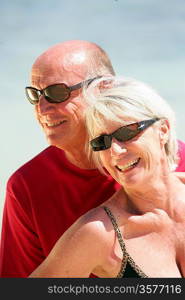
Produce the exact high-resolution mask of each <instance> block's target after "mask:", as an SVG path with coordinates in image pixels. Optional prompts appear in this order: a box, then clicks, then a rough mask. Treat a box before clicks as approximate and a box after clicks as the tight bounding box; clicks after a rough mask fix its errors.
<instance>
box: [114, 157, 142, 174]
mask: <svg viewBox="0 0 185 300" xmlns="http://www.w3.org/2000/svg"><path fill="white" fill-rule="evenodd" d="M139 160H140V158H137V159H135V160H133V161H130V162H129V163H127V164H126V165H124V166H119V165H118V166H117V167H118V169H119V170H120V171H125V170H126V169H128V168H130V167H132V166H133V165H135V164H137V163H138V162H139Z"/></svg>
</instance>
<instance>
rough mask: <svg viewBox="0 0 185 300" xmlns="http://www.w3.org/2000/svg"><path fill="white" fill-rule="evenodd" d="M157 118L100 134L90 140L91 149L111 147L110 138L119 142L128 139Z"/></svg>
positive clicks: (97, 149) (99, 149) (100, 149)
mask: <svg viewBox="0 0 185 300" xmlns="http://www.w3.org/2000/svg"><path fill="white" fill-rule="evenodd" d="M158 120H159V118H154V119H149V120H144V121H141V122H136V123H132V124H129V125H126V126H123V127H120V128H119V129H117V130H116V131H114V132H113V133H111V134H102V135H100V136H98V137H96V138H95V139H93V140H91V141H90V145H91V147H92V150H93V151H102V150H106V149H109V148H110V147H111V143H112V138H115V139H116V140H117V141H119V142H126V141H129V140H131V139H133V138H134V137H136V136H137V135H138V134H139V133H140V132H142V131H143V130H144V129H146V128H148V127H149V126H150V125H152V124H153V123H155V122H156V121H158Z"/></svg>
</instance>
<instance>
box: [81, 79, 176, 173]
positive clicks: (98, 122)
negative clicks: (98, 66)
mask: <svg viewBox="0 0 185 300" xmlns="http://www.w3.org/2000/svg"><path fill="white" fill-rule="evenodd" d="M83 95H84V97H85V99H86V101H87V102H88V108H87V110H86V111H85V120H86V126H87V131H88V135H89V139H88V143H87V145H86V147H87V151H88V155H89V158H91V159H93V161H94V162H95V164H96V166H97V167H98V168H99V169H100V170H101V171H102V172H104V171H103V166H102V163H101V161H100V158H99V153H98V152H93V151H92V150H91V149H90V146H89V141H90V140H91V139H93V138H95V137H96V132H97V129H101V130H102V132H103V129H105V127H106V125H107V124H110V122H117V123H119V124H121V126H124V119H123V117H124V118H125V119H128V118H129V119H133V121H136V122H137V121H142V120H144V119H151V118H163V119H167V120H168V123H169V127H170V130H169V137H168V140H167V142H166V144H165V151H166V155H167V159H168V163H169V167H170V169H171V170H174V169H175V167H176V165H177V161H178V156H177V139H176V133H175V115H174V112H173V110H172V109H171V107H170V106H169V104H168V103H167V102H166V101H165V100H164V99H163V98H162V97H161V96H160V95H159V94H158V93H157V92H156V91H155V90H154V89H153V88H151V87H150V86H149V85H147V84H145V83H143V82H140V81H137V80H135V79H129V78H128V79H125V78H122V77H116V76H115V77H113V76H112V77H101V78H100V79H97V80H95V81H93V82H92V83H91V84H90V86H89V87H84V90H83Z"/></svg>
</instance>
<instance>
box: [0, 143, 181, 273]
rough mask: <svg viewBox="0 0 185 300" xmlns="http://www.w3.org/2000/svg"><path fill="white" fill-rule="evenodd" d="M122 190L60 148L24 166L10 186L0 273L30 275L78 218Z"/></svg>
mask: <svg viewBox="0 0 185 300" xmlns="http://www.w3.org/2000/svg"><path fill="white" fill-rule="evenodd" d="M179 149H180V157H181V159H180V163H179V167H178V171H185V144H184V143H182V142H179ZM118 188H119V185H118V184H117V183H116V182H115V181H114V180H113V179H112V178H111V177H106V176H104V175H102V174H100V172H99V171H98V170H83V169H79V168H77V167H75V166H74V165H72V164H71V163H70V162H69V161H68V160H67V159H66V158H65V154H64V152H63V151H62V150H60V149H58V148H56V147H48V148H47V149H45V150H44V151H43V152H41V153H40V154H39V155H37V156H36V157H35V158H33V159H32V160H31V161H29V162H27V163H26V164H25V165H23V166H22V167H21V168H20V169H18V170H17V171H16V172H15V173H14V174H13V175H12V176H11V177H10V179H9V181H8V184H7V192H6V200H5V206H4V214H3V224H2V238H1V252H0V277H27V276H28V275H29V274H30V273H31V272H32V271H33V270H34V269H35V268H36V267H37V266H38V265H39V264H40V263H41V262H42V261H43V260H44V259H45V257H46V256H47V255H48V254H49V252H50V250H51V249H52V247H53V245H54V244H55V242H56V241H57V240H58V238H59V237H60V236H61V235H62V234H63V232H64V231H66V229H67V228H68V227H69V226H70V225H71V224H72V223H74V221H75V220H76V219H77V218H78V217H79V216H81V215H82V214H84V213H85V212H87V211H88V210H90V209H91V208H93V207H95V206H98V205H99V204H101V203H102V202H104V201H105V200H107V199H108V198H109V197H110V196H111V195H112V194H113V193H114V192H115V191H116V190H117V189H118Z"/></svg>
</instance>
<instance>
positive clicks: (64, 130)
mask: <svg viewBox="0 0 185 300" xmlns="http://www.w3.org/2000/svg"><path fill="white" fill-rule="evenodd" d="M103 63H105V64H106V66H108V67H105V64H104V65H103ZM110 72H112V73H114V72H113V70H112V66H111V63H110V62H109V60H108V58H107V56H106V54H105V53H104V52H103V50H102V49H100V48H99V47H98V46H97V45H96V44H93V43H90V42H86V41H68V42H64V43H60V44H57V45H55V46H53V47H51V48H49V49H48V50H47V51H46V52H44V53H43V54H42V55H41V56H39V57H38V58H37V60H36V61H35V63H34V65H33V67H32V72H31V84H32V86H33V87H36V88H37V89H43V88H45V87H47V86H49V85H52V84H55V83H61V82H63V83H65V84H67V85H68V86H72V85H74V84H77V83H79V82H81V81H84V80H86V79H87V78H94V77H95V76H97V75H101V74H106V73H107V74H108V73H109V74H110ZM85 108H86V102H85V100H84V99H83V98H82V95H81V89H80V90H77V91H73V92H72V93H71V96H70V98H69V99H68V100H67V101H65V102H62V103H59V104H53V103H49V102H48V101H47V100H46V99H45V98H44V96H41V97H40V100H39V104H38V105H36V107H35V113H36V117H37V119H38V121H39V123H40V124H41V126H42V128H43V130H44V132H45V135H46V138H47V140H48V142H49V144H50V145H54V146H57V147H58V148H60V149H63V150H64V151H65V154H66V156H67V158H68V160H69V161H70V162H71V163H73V164H74V165H76V166H78V167H80V168H85V169H91V168H94V165H93V164H92V162H89V161H88V159H87V158H86V154H85V150H84V145H85V143H86V138H87V136H86V129H85V125H84V110H85ZM59 122H61V123H60V124H58V123H59ZM49 123H52V124H58V125H55V126H52V127H51V126H50V127H49V126H48V124H49Z"/></svg>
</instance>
